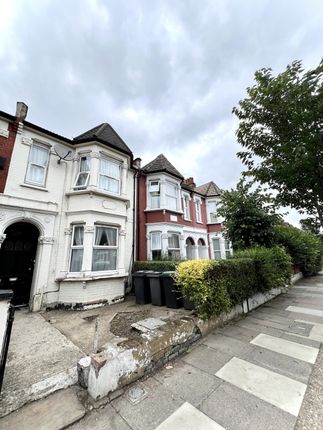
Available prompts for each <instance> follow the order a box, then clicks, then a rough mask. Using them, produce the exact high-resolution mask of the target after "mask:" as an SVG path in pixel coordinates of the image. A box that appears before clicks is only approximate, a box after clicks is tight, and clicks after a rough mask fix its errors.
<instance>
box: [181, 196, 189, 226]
mask: <svg viewBox="0 0 323 430" xmlns="http://www.w3.org/2000/svg"><path fill="white" fill-rule="evenodd" d="M182 197H183V218H184V220H185V221H191V208H190V200H191V197H190V195H189V194H188V193H183V194H182ZM186 203H187V206H186ZM185 209H187V211H186V210H185Z"/></svg>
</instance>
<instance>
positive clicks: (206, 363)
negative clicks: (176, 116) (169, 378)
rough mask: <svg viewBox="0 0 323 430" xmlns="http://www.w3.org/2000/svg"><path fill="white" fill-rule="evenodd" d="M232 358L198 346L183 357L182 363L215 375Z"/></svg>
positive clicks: (220, 352)
mask: <svg viewBox="0 0 323 430" xmlns="http://www.w3.org/2000/svg"><path fill="white" fill-rule="evenodd" d="M231 358H232V355H229V354H226V353H225V352H223V351H217V350H215V349H213V348H210V347H208V346H206V345H198V346H197V347H195V348H193V349H192V350H190V351H189V352H188V353H186V354H185V355H184V356H183V357H182V361H184V362H185V363H188V364H190V365H191V366H195V367H197V368H198V369H200V370H203V371H204V372H207V373H209V374H210V375H212V376H213V375H214V374H215V373H216V372H217V371H218V370H219V369H221V367H222V366H223V365H224V364H225V363H227V362H228V361H229V360H230V359H231Z"/></svg>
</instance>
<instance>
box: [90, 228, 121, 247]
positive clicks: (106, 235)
mask: <svg viewBox="0 0 323 430" xmlns="http://www.w3.org/2000/svg"><path fill="white" fill-rule="evenodd" d="M95 245H96V246H117V229H115V228H109V227H96V229H95Z"/></svg>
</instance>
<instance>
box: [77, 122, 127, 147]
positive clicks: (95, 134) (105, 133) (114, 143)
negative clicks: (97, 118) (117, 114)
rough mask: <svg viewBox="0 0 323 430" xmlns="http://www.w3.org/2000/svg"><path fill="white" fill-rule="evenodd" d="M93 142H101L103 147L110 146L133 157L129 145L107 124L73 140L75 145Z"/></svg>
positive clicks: (98, 126)
mask: <svg viewBox="0 0 323 430" xmlns="http://www.w3.org/2000/svg"><path fill="white" fill-rule="evenodd" d="M92 141H96V142H100V143H102V144H103V145H106V146H110V147H112V148H114V149H117V150H118V151H121V152H124V153H125V154H130V155H132V151H131V150H130V148H129V147H128V146H127V144H126V143H125V142H124V141H123V140H122V139H121V137H120V136H119V135H118V133H117V132H116V131H115V130H114V129H113V128H112V127H111V125H110V124H108V123H107V122H104V123H102V124H100V125H97V126H96V127H94V128H91V130H88V131H86V132H85V133H82V134H80V135H79V136H77V137H75V138H74V139H73V142H74V143H84V142H92Z"/></svg>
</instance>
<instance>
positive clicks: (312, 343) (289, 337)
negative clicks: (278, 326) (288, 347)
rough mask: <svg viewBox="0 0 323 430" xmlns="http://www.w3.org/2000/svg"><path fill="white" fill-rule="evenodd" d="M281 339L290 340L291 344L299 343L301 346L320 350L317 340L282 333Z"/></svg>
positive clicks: (319, 343)
mask: <svg viewBox="0 0 323 430" xmlns="http://www.w3.org/2000/svg"><path fill="white" fill-rule="evenodd" d="M281 338H282V339H287V340H291V341H292V342H297V343H300V344H301V345H307V346H313V347H314V348H318V349H319V348H320V345H321V342H320V341H318V340H314V339H310V338H308V337H303V336H299V335H297V334H294V333H283V334H282V335H281Z"/></svg>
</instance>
